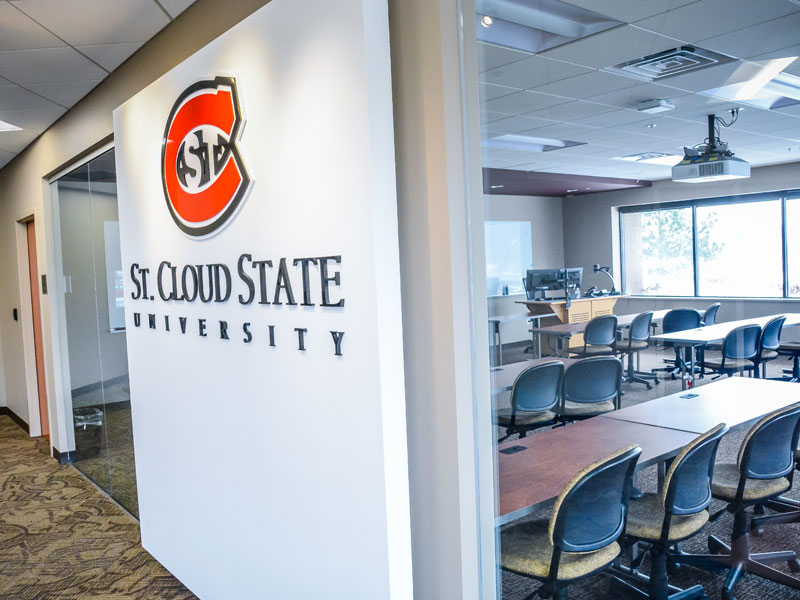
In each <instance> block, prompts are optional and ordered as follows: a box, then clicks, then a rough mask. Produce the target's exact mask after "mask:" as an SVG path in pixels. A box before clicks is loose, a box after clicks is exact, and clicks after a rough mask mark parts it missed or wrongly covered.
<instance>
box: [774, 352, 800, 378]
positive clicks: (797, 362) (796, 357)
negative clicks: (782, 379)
mask: <svg viewBox="0 0 800 600" xmlns="http://www.w3.org/2000/svg"><path fill="white" fill-rule="evenodd" d="M778 354H780V355H781V356H788V357H790V358H791V359H792V374H791V378H790V379H789V381H792V382H794V383H797V382H800V342H781V345H780V346H779V347H778Z"/></svg>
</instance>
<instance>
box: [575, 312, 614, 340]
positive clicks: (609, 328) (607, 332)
mask: <svg viewBox="0 0 800 600" xmlns="http://www.w3.org/2000/svg"><path fill="white" fill-rule="evenodd" d="M583 341H584V342H586V344H588V345H590V346H612V345H613V344H614V342H616V341H617V317H616V315H603V316H602V317H595V318H594V319H592V320H591V321H589V322H588V323H587V324H586V329H585V330H584V332H583Z"/></svg>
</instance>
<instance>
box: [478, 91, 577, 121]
mask: <svg viewBox="0 0 800 600" xmlns="http://www.w3.org/2000/svg"><path fill="white" fill-rule="evenodd" d="M484 85H486V84H484ZM505 89H509V88H505ZM570 101H571V100H570V99H569V98H562V97H561V96H550V95H548V94H539V93H537V92H516V93H515V94H509V95H507V96H502V97H500V98H494V99H492V100H488V101H486V102H484V103H483V108H484V109H486V110H491V111H495V112H502V113H507V114H511V115H520V114H523V113H529V112H532V111H535V110H537V109H542V108H547V107H552V106H556V105H558V104H564V103H565V102H570ZM529 116H533V117H537V118H540V119H547V118H548V117H546V116H542V115H529ZM550 120H551V121H555V120H559V119H550Z"/></svg>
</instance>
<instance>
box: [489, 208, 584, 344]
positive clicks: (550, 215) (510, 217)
mask: <svg viewBox="0 0 800 600" xmlns="http://www.w3.org/2000/svg"><path fill="white" fill-rule="evenodd" d="M562 204H563V201H562V199H561V198H546V197H543V196H504V195H499V194H485V195H484V210H485V214H486V220H487V221H530V224H531V246H532V250H533V252H532V256H531V264H532V265H533V266H534V268H536V269H558V268H563V267H564V266H565V265H564V231H565V230H564V224H563V211H562ZM570 266H572V265H570ZM524 297H525V296H524V294H512V295H510V296H493V297H490V298H489V315H490V316H494V315H509V314H514V313H519V314H524V313H526V312H527V310H526V309H525V307H524V306H523V305H522V304H517V301H519V300H522V299H524ZM502 336H503V343H504V344H507V343H510V342H517V341H521V340H526V339H530V334H529V333H528V324H527V322H526V321H524V320H521V321H515V322H510V323H507V324H505V325H503V330H502Z"/></svg>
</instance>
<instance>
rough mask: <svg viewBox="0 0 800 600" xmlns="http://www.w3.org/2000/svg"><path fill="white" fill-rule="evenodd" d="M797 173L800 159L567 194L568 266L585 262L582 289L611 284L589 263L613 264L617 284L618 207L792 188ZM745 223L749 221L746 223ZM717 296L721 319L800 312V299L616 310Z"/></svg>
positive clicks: (634, 303)
mask: <svg viewBox="0 0 800 600" xmlns="http://www.w3.org/2000/svg"><path fill="white" fill-rule="evenodd" d="M798 175H800V163H788V164H783V165H774V166H769V167H760V168H756V169H753V170H752V175H751V177H750V178H749V179H738V180H731V181H720V182H715V183H702V184H696V183H695V184H691V183H675V182H672V181H669V180H662V181H655V182H653V186H652V187H649V188H637V189H632V190H622V191H616V192H605V193H601V194H585V195H580V196H573V197H567V198H564V204H563V207H564V208H563V210H564V215H563V223H564V240H565V250H564V255H565V260H566V262H567V263H568V264H569V265H570V266H576V267H583V272H584V278H583V287H584V288H588V287H589V286H591V285H597V286H598V287H608V279H607V278H606V277H605V276H603V275H599V274H594V273H592V271H591V268H592V265H593V264H595V263H600V264H603V265H613V269H614V271H613V272H614V277H615V279H616V281H617V285H619V282H620V278H619V273H620V257H619V212H618V208H619V207H621V206H631V205H636V204H652V203H658V202H674V201H678V200H691V199H698V198H717V197H720V196H736V195H743V194H754V193H758V192H770V191H780V190H787V189H794V188H797V187H798V186H800V178H798ZM742 225H743V226H746V224H744V223H743V224H742ZM790 233H791V232H790ZM757 243H758V240H757V238H754V244H757ZM717 300H719V301H720V302H722V308H721V309H720V315H719V317H720V319H722V320H734V319H741V318H747V317H752V316H759V315H768V314H776V313H781V312H787V311H797V310H798V308H799V307H800V301H798V300H760V299H752V300H749V299H744V300H741V299H733V300H732V299H724V298H722V299H715V298H702V299H697V300H695V299H683V298H678V299H661V298H652V299H651V298H642V299H639V298H633V299H629V300H620V301H619V302H618V303H617V307H616V309H615V312H616V313H617V314H624V313H633V312H638V311H640V310H645V309H647V310H650V309H658V308H674V307H678V306H690V307H697V308H706V307H707V306H708V305H709V304H711V303H712V302H715V301H717ZM793 334H794V333H792V334H791V335H793Z"/></svg>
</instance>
